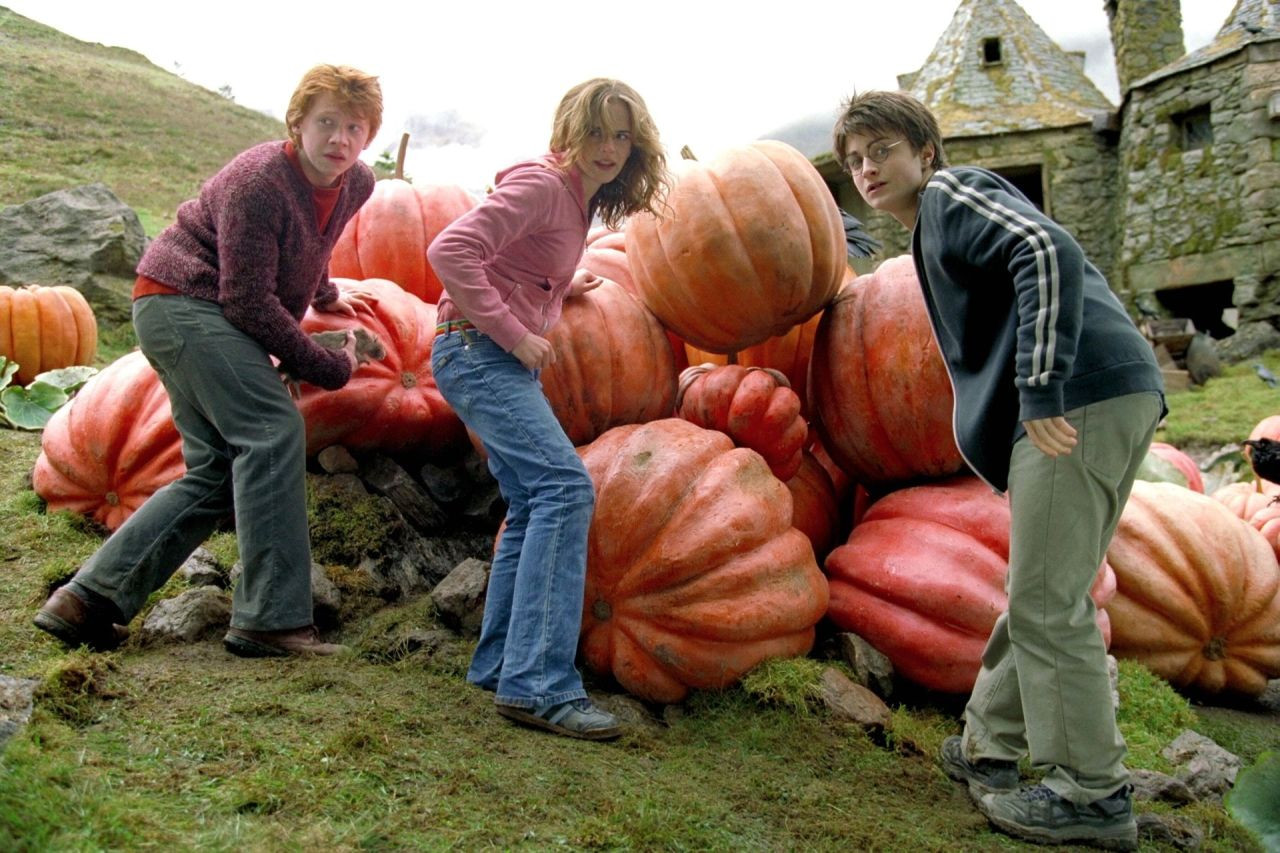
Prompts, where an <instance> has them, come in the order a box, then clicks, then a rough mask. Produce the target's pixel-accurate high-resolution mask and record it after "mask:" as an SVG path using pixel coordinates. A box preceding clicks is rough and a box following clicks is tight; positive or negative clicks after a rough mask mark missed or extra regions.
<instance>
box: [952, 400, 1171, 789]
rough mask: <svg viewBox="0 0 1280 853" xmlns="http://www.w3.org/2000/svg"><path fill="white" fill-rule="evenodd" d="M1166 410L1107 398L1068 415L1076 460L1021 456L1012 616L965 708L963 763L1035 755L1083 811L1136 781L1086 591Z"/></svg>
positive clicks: (1026, 452) (1012, 550)
mask: <svg viewBox="0 0 1280 853" xmlns="http://www.w3.org/2000/svg"><path fill="white" fill-rule="evenodd" d="M1161 410H1162V400H1161V398H1160V396H1159V395H1158V394H1155V393H1142V394H1130V395H1126V396H1123V397H1116V398H1113V399H1110V400H1104V401H1102V402H1100V403H1094V404H1091V405H1088V406H1085V407H1083V408H1080V409H1076V410H1073V411H1070V412H1067V414H1066V418H1067V420H1068V421H1069V422H1070V423H1071V425H1072V426H1074V427H1075V428H1076V430H1077V436H1076V438H1077V441H1078V444H1077V445H1076V447H1075V448H1074V449H1073V450H1072V452H1071V454H1070V455H1068V456H1059V457H1057V458H1050V457H1048V456H1045V455H1044V454H1043V453H1041V452H1040V450H1039V449H1037V448H1036V447H1035V445H1033V444H1032V443H1031V441H1030V439H1028V438H1027V437H1026V436H1023V437H1022V438H1021V439H1019V440H1018V441H1017V443H1015V445H1014V448H1013V455H1012V461H1011V468H1010V472H1009V501H1010V510H1011V514H1012V527H1011V532H1010V546H1009V574H1008V577H1007V579H1006V581H1005V589H1006V590H1007V591H1008V594H1009V608H1008V610H1006V611H1005V612H1004V613H1003V614H1001V616H1000V617H999V619H998V620H997V621H996V625H995V628H994V629H993V630H992V632H991V638H990V639H989V640H988V641H987V646H986V649H985V651H984V652H983V655H982V669H981V671H980V672H979V673H978V680H977V683H976V684H975V685H974V688H973V693H972V695H971V696H970V698H969V702H968V705H967V706H966V707H965V712H964V722H965V733H964V748H965V754H966V755H967V756H968V757H969V758H970V759H971V760H974V759H979V758H990V759H998V760H1005V761H1016V760H1018V759H1019V758H1021V757H1022V756H1023V755H1030V758H1031V763H1032V766H1033V767H1034V768H1035V769H1036V770H1038V771H1043V772H1044V774H1045V775H1044V779H1043V782H1044V784H1045V785H1047V786H1048V787H1049V788H1051V789H1052V790H1053V791H1054V792H1055V793H1057V794H1058V795H1059V796H1061V797H1064V798H1065V799H1068V800H1071V801H1072V802H1075V803H1077V804H1081V805H1083V804H1085V803H1090V802H1093V801H1094V800H1097V799H1100V798H1102V797H1106V796H1108V795H1109V794H1111V793H1113V792H1114V791H1116V790H1117V789H1119V788H1120V787H1121V786H1122V785H1124V784H1125V783H1126V782H1128V780H1129V771H1128V770H1127V769H1126V768H1125V766H1124V756H1125V743H1124V738H1123V737H1121V735H1120V731H1119V729H1118V728H1117V727H1116V720H1115V710H1114V708H1113V707H1112V704H1111V688H1110V682H1109V679H1108V677H1107V663H1106V655H1107V651H1106V648H1105V646H1104V645H1103V641H1102V635H1101V632H1099V630H1098V627H1097V624H1096V622H1095V616H1096V612H1095V606H1094V603H1093V599H1091V598H1090V597H1089V588H1090V586H1092V584H1093V581H1094V578H1095V576H1096V575H1097V571H1098V566H1099V565H1100V564H1101V563H1102V560H1103V557H1104V556H1105V555H1106V551H1107V545H1108V544H1109V543H1110V541H1111V536H1112V534H1113V533H1114V532H1115V529H1116V524H1117V523H1118V522H1119V520H1120V513H1121V510H1123V509H1124V504H1125V501H1126V500H1128V497H1129V490H1130V488H1131V487H1132V485H1133V479H1134V475H1135V473H1136V472H1137V469H1138V466H1139V465H1140V464H1141V462H1142V459H1143V457H1144V456H1145V455H1146V452H1147V448H1148V447H1149V445H1150V443H1151V438H1152V435H1153V434H1154V433H1155V427H1156V422H1157V420H1158V418H1159V416H1160V412H1161Z"/></svg>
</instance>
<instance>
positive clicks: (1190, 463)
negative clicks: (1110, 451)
mask: <svg viewBox="0 0 1280 853" xmlns="http://www.w3.org/2000/svg"><path fill="white" fill-rule="evenodd" d="M1148 453H1150V454H1151V455H1154V456H1155V457H1156V458H1158V459H1162V460H1164V461H1165V462H1167V463H1169V464H1170V465H1172V466H1173V467H1174V469H1176V470H1177V472H1178V473H1179V474H1181V475H1182V477H1183V478H1184V479H1185V480H1186V481H1187V488H1188V489H1190V490H1191V491H1193V492H1199V493H1200V494H1204V477H1202V476H1201V475H1200V466H1198V465H1196V461H1195V460H1194V459H1192V458H1191V457H1190V456H1188V455H1187V454H1185V453H1183V452H1182V451H1181V450H1179V449H1178V448H1176V447H1174V446H1173V445H1172V444H1166V443H1165V442H1163V441H1153V442H1151V449H1150V450H1149V451H1148ZM1139 476H1140V477H1141V474H1139ZM1142 479H1144V480H1157V479H1158V478H1156V477H1142Z"/></svg>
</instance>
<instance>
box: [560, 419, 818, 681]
mask: <svg viewBox="0 0 1280 853" xmlns="http://www.w3.org/2000/svg"><path fill="white" fill-rule="evenodd" d="M578 453H579V454H580V455H581V457H582V461H583V463H584V464H585V465H586V467H587V470H588V471H589V472H590V473H591V479H592V481H593V482H594V483H595V487H596V495H597V497H596V507H595V516H594V518H593V519H592V522H591V533H590V539H589V544H588V565H587V585H586V597H585V600H584V601H583V616H582V639H581V648H582V652H583V655H584V657H585V659H586V662H587V664H588V665H589V666H590V667H591V668H592V669H594V670H596V671H598V672H603V673H611V674H612V675H613V676H614V677H615V678H616V679H617V681H618V682H619V683H620V684H621V685H622V686H623V687H624V688H625V689H626V690H627V691H628V692H630V693H631V694H633V695H635V696H637V697H639V698H642V699H645V700H648V701H652V702H679V701H680V700H682V699H683V698H684V697H685V695H686V694H687V693H688V692H689V690H690V689H691V688H703V689H708V688H721V687H725V686H727V685H729V684H732V683H733V682H734V681H736V680H737V679H738V678H739V677H741V676H742V674H743V673H745V672H747V671H748V670H750V669H751V668H752V667H754V666H756V665H757V664H759V663H760V662H761V661H763V660H765V659H767V658H774V657H790V656H798V655H804V654H806V653H807V652H808V651H809V650H810V648H811V647H812V646H813V641H814V625H815V624H816V623H817V622H818V620H819V619H821V618H822V614H823V613H824V612H825V611H826V607H827V584H826V580H825V579H824V578H823V577H822V573H821V572H820V571H819V570H818V566H817V563H816V562H815V560H814V557H813V549H812V548H811V547H810V545H809V540H808V539H807V538H806V537H805V535H804V534H803V533H802V532H800V531H799V530H796V529H795V528H794V527H793V526H792V519H791V495H790V494H789V493H788V491H787V488H786V486H784V485H783V484H782V483H781V482H779V480H778V479H777V478H776V477H774V476H773V474H771V473H769V469H768V467H766V466H765V464H764V461H763V460H762V459H761V458H760V456H759V454H757V453H755V452H753V451H751V450H747V449H745V448H735V447H734V446H733V442H732V441H730V440H729V438H728V437H727V436H725V435H724V434H723V433H719V432H715V431H713V430H705V429H702V428H701V427H697V426H694V425H693V424H691V423H688V422H687V421H682V420H679V419H674V418H671V419H665V420H659V421H653V422H651V423H648V424H640V425H632V426H622V427H616V428H614V429H612V430H610V431H608V432H606V433H605V434H604V435H602V436H600V438H598V439H596V440H595V441H594V442H592V443H591V444H589V445H587V446H585V447H582V448H579V450H578Z"/></svg>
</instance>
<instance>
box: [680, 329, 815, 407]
mask: <svg viewBox="0 0 1280 853" xmlns="http://www.w3.org/2000/svg"><path fill="white" fill-rule="evenodd" d="M821 320H822V312H821V311H819V312H818V313H817V314H814V315H813V316H812V317H810V318H809V319H808V320H806V321H805V322H803V323H800V324H798V325H795V326H792V327H791V329H790V330H789V331H788V332H787V333H786V334H783V335H778V336H776V337H772V338H767V339H765V340H763V341H761V342H760V343H758V344H756V345H754V346H749V347H747V348H746V349H744V350H741V351H740V352H738V353H736V354H734V355H732V356H730V355H725V354H721V353H715V352H710V351H708V350H700V349H698V348H697V347H695V346H693V345H692V344H685V345H684V348H685V354H686V357H687V358H688V362H689V364H729V363H730V359H732V362H733V363H734V364H741V365H743V366H744V367H767V368H771V369H773V370H777V371H779V372H781V373H782V375H783V376H786V377H787V381H788V382H790V383H791V388H792V390H794V391H795V392H796V396H797V397H799V398H800V409H801V411H802V412H804V411H807V409H806V406H807V405H808V404H807V396H806V389H807V388H808V387H809V359H810V358H811V357H812V355H813V339H814V337H815V336H816V335H817V333H818V323H819V322H821Z"/></svg>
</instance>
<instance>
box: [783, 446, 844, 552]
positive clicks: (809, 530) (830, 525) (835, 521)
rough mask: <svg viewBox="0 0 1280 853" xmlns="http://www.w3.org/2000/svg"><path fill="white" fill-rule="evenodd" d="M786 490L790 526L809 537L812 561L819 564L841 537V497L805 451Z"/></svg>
mask: <svg viewBox="0 0 1280 853" xmlns="http://www.w3.org/2000/svg"><path fill="white" fill-rule="evenodd" d="M787 490H788V491H790V492H791V526H792V527H794V528H796V529H797V530H799V531H800V532H801V533H803V534H804V535H805V536H808V537H809V544H811V545H812V546H813V554H814V557H815V558H816V559H817V560H818V562H819V563H821V562H822V561H823V560H824V559H826V556H827V554H828V552H830V551H831V547H832V546H833V545H835V543H836V540H837V539H838V538H839V537H840V536H842V535H843V534H842V532H841V530H840V528H841V526H842V524H841V517H840V516H841V511H840V497H839V495H838V494H837V493H836V487H835V484H834V483H832V482H831V475H829V474H828V473H827V469H826V468H823V467H822V463H821V462H819V461H818V460H817V458H816V457H815V456H814V455H813V454H812V453H810V452H809V451H807V450H806V451H804V453H803V455H802V456H801V459H800V470H798V471H797V472H796V474H795V476H794V477H792V478H791V479H790V480H787Z"/></svg>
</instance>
